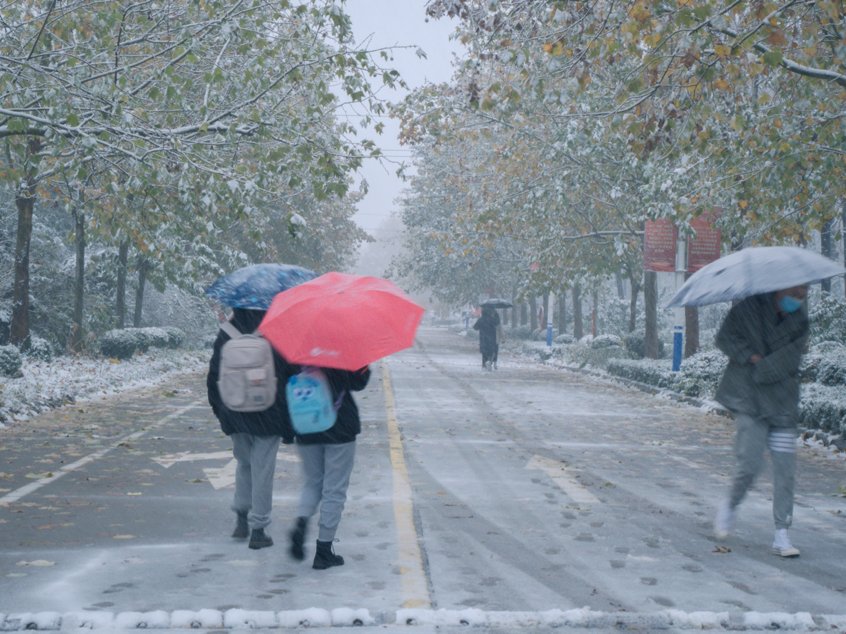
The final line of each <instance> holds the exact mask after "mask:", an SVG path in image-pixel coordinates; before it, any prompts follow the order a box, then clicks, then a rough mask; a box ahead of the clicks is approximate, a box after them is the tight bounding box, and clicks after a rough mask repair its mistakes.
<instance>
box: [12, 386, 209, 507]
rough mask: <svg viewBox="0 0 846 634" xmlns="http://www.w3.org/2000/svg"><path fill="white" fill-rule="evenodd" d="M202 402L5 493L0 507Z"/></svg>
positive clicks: (186, 407)
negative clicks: (49, 474) (51, 473)
mask: <svg viewBox="0 0 846 634" xmlns="http://www.w3.org/2000/svg"><path fill="white" fill-rule="evenodd" d="M202 402H203V401H194V402H193V403H189V404H188V405H186V406H185V407H182V408H180V409H178V410H176V411H175V412H171V413H170V414H168V415H167V416H165V417H164V418H162V419H161V420H160V421H158V422H156V423H153V424H152V425H150V426H149V427H146V428H144V429H142V430H140V431H136V432H133V433H131V434H129V435H128V436H124V437H123V438H121V439H120V440H117V441H116V442H114V443H113V444H112V445H111V446H109V447H106V448H105V449H101V450H100V451H95V452H94V453H92V454H89V455H87V456H85V457H84V458H80V459H79V460H77V461H76V462H72V463H71V464H69V465H65V466H64V467H62V468H61V469H57V470H56V472H55V473H54V474H53V475H51V476H49V477H46V478H41V479H40V480H36V481H35V482H32V483H30V484H27V485H25V486H22V487H20V488H19V489H15V490H14V491H12V492H11V493H7V494H6V495H4V496H3V497H1V498H0V506H9V505H10V504H13V503H14V502H17V501H19V500H20V499H21V498H23V497H24V496H27V495H29V494H30V493H33V492H34V491H37V490H38V489H40V488H41V487H44V486H47V485H48V484H51V483H52V482H55V481H56V480H58V479H59V478H61V477H63V476H66V475H67V474H69V473H73V472H74V471H76V470H77V469H79V468H80V467H84V466H85V465H87V464H88V463H89V462H93V461H94V460H97V459H98V458H102V457H103V456H105V455H106V454H107V453H109V452H110V451H112V450H114V449H116V448H118V447H120V446H121V445H124V444H126V443H127V442H130V441H132V440H137V439H138V438H140V437H141V436H143V435H144V434H146V433H148V432H149V431H150V430H151V429H155V428H156V427H161V426H162V425H164V424H165V423H166V422H168V421H170V420H172V419H174V418H177V417H178V416H182V414H184V413H185V412H187V411H188V410H189V409H193V408H194V407H197V406H198V405H200V404H202Z"/></svg>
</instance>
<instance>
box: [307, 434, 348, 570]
mask: <svg viewBox="0 0 846 634" xmlns="http://www.w3.org/2000/svg"><path fill="white" fill-rule="evenodd" d="M354 460H355V442H349V443H344V444H340V445H326V453H325V455H324V479H323V499H322V501H321V503H320V521H319V522H318V535H317V550H316V551H315V553H314V563H313V564H312V568H315V569H317V570H325V569H326V568H331V567H333V566H343V565H344V558H343V557H341V556H340V555H336V554H335V553H334V552H333V550H332V541H333V540H334V539H335V533H336V531H337V529H338V524H340V522H341V513H342V512H343V510H344V504H345V502H346V499H347V488H348V487H349V483H350V474H351V473H352V468H353V463H354Z"/></svg>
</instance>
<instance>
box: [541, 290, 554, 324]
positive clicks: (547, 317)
mask: <svg viewBox="0 0 846 634" xmlns="http://www.w3.org/2000/svg"><path fill="white" fill-rule="evenodd" d="M551 323H552V315H551V314H550V313H549V291H544V293H543V323H542V324H539V325H538V327H539V328H544V329H545V328H546V326H547V324H551Z"/></svg>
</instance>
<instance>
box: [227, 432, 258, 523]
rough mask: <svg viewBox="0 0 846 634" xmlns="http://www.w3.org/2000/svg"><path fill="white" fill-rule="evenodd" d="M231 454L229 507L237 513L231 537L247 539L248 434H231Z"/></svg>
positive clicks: (249, 492) (249, 496)
mask: <svg viewBox="0 0 846 634" xmlns="http://www.w3.org/2000/svg"><path fill="white" fill-rule="evenodd" d="M229 438H231V440H232V455H233V456H234V457H235V462H236V466H235V494H234V496H233V497H232V506H231V507H230V508H231V509H232V510H233V511H235V514H236V515H237V520H236V523H235V529H234V530H233V531H232V537H234V538H235V539H247V537H249V536H250V527H249V523H248V521H247V514H248V513H249V512H250V508H251V507H252V503H253V500H252V470H251V468H250V444H251V438H250V436H249V434H232V435H230V436H229Z"/></svg>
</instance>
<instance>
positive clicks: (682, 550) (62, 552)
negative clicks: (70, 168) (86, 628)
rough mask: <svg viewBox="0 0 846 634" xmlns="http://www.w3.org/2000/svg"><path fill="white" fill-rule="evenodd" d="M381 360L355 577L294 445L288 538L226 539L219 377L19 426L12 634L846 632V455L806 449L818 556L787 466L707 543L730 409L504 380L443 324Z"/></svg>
mask: <svg viewBox="0 0 846 634" xmlns="http://www.w3.org/2000/svg"><path fill="white" fill-rule="evenodd" d="M374 369H375V370H376V371H375V372H374V379H373V380H372V382H371V385H370V386H369V387H368V389H367V390H366V391H365V392H363V393H361V395H360V397H359V398H358V401H359V404H360V407H361V410H362V413H363V419H364V421H365V422H364V427H365V429H364V433H363V434H362V436H361V437H360V440H359V448H358V456H357V465H356V470H355V472H354V474H353V479H352V484H351V487H350V492H349V499H348V502H347V509H346V511H345V514H344V519H343V521H342V524H341V528H340V531H339V534H338V540H339V541H338V542H337V543H336V550H337V552H339V553H340V554H342V555H344V557H345V558H346V559H347V564H346V565H345V566H343V567H341V568H335V569H330V570H327V571H315V570H312V569H311V567H310V566H309V565H308V561H307V562H304V563H297V562H293V561H291V560H290V559H289V558H288V557H287V555H286V552H285V551H286V549H285V533H286V530H287V527H288V524H289V523H290V521H291V519H292V517H293V512H294V505H295V499H296V493H297V481H298V472H297V461H296V457H295V453H294V452H293V451H292V450H291V449H290V448H286V447H283V448H282V449H281V450H280V454H279V462H278V471H277V482H276V492H275V496H274V504H275V508H274V520H275V521H274V523H273V524H272V526H271V528H270V533H271V535H272V536H273V537H274V538H275V539H276V541H277V544H276V545H275V546H274V547H273V548H270V549H265V550H260V551H251V550H248V549H247V548H246V546H245V545H244V544H243V543H239V542H234V541H232V540H230V539H229V538H228V533H229V531H230V530H231V524H232V514H231V512H230V511H229V510H228V505H229V500H230V497H231V459H230V458H229V456H228V453H227V452H228V449H229V445H228V441H227V440H226V439H225V438H224V437H222V436H221V435H220V433H219V431H218V430H217V426H216V423H215V421H214V420H213V419H212V417H211V413H210V411H209V409H208V407H207V406H206V405H205V401H204V397H205V395H204V390H203V382H202V377H196V376H194V377H186V378H185V379H184V381H182V382H181V383H172V384H170V385H168V386H167V388H154V389H149V390H146V391H144V392H141V393H133V394H131V395H129V394H127V395H124V396H122V397H116V398H114V399H112V400H111V401H108V402H102V403H100V402H98V403H92V404H90V405H86V406H85V407H79V406H71V407H68V408H65V409H63V410H59V411H57V412H53V413H51V414H47V415H44V416H41V417H39V418H35V419H33V420H31V421H24V422H21V423H18V424H16V425H14V426H12V427H10V428H8V429H4V430H0V461H2V462H0V464H3V465H4V466H3V467H2V468H0V471H2V472H1V473H0V575H2V576H0V630H3V629H24V628H25V627H26V625H27V623H35V624H36V625H39V626H40V628H41V629H50V628H51V627H52V629H56V628H58V627H63V628H65V629H75V628H76V627H79V625H80V623H81V622H86V623H88V624H89V625H91V626H93V627H100V628H108V627H111V628H114V627H121V628H126V627H137V626H138V624H139V623H142V622H143V623H144V625H146V626H147V627H159V628H173V629H181V628H190V627H192V626H193V627H195V628H196V627H199V628H201V629H202V628H205V629H208V630H213V629H238V628H239V627H240V628H247V627H250V624H252V625H253V626H256V627H294V628H296V627H298V624H299V623H300V622H301V621H302V620H303V619H305V620H307V621H309V623H310V624H311V625H312V629H313V628H315V627H319V626H329V625H332V626H334V627H335V628H336V629H337V628H343V627H345V626H352V625H353V624H354V623H355V622H356V621H358V622H361V623H362V624H364V625H368V624H372V625H374V626H379V627H380V628H381V630H382V631H384V629H385V628H386V627H388V625H387V624H396V625H393V626H392V627H394V628H398V629H403V628H405V629H408V628H409V627H412V626H414V627H416V629H415V630H414V631H423V630H426V629H428V628H437V629H438V631H449V628H451V627H455V628H459V629H460V628H461V623H462V622H466V623H468V624H479V625H482V624H484V625H486V626H487V627H488V628H489V629H496V630H497V631H504V632H505V631H513V629H516V628H519V627H524V626H525V627H535V626H537V625H539V624H540V625H543V624H546V625H548V626H550V627H570V628H580V627H590V628H593V629H594V630H605V629H608V630H609V631H611V630H619V629H639V630H641V631H642V630H644V629H646V630H650V629H661V630H665V631H667V630H669V631H672V630H686V629H697V628H699V627H703V626H708V627H712V628H715V629H766V628H771V627H773V626H774V625H776V626H778V627H781V628H783V629H796V630H807V629H821V630H825V631H832V629H834V631H837V629H843V630H846V616H844V615H846V564H844V563H843V562H844V561H846V531H845V530H844V528H845V527H846V499H845V498H844V497H842V495H839V487H841V486H843V484H844V482H846V473H844V469H846V466H845V464H846V463H844V461H842V460H832V459H831V457H830V456H829V455H828V454H826V453H824V452H821V451H816V450H813V449H809V448H803V449H801V450H800V469H799V482H798V490H797V509H796V519H795V528H794V530H793V531H792V537H793V540H794V542H795V543H796V545H797V546H799V547H800V548H801V549H802V556H801V557H800V558H799V559H796V560H783V559H780V558H777V557H775V556H773V555H771V554H770V552H769V544H770V540H771V536H772V534H771V528H772V527H771V524H772V521H771V511H770V499H769V492H770V485H769V477H768V476H767V475H766V474H765V475H764V477H762V479H761V482H760V483H759V485H758V487H757V488H756V490H755V491H754V492H753V493H752V495H751V496H750V498H749V499H748V500H747V501H746V502H745V503H744V505H743V506H742V507H741V514H740V519H739V525H738V530H737V533H736V535H735V536H734V537H732V538H731V539H729V540H728V541H727V542H725V543H718V542H715V541H714V540H713V539H712V538H711V536H710V527H711V519H712V514H713V510H714V506H715V504H716V503H717V501H718V500H719V499H720V497H721V496H722V495H723V493H724V492H725V489H726V486H727V483H728V474H729V472H730V468H731V464H732V460H731V439H732V433H731V432H732V430H731V422H730V421H729V420H727V419H725V418H722V417H719V416H714V415H708V414H705V413H703V412H700V411H699V410H697V409H694V408H692V407H690V406H687V405H680V404H676V403H674V402H672V401H670V400H668V399H664V398H660V397H656V396H652V395H648V394H644V393H641V392H636V391H632V390H629V389H627V388H622V387H619V386H617V385H615V384H613V383H610V382H603V381H600V380H596V379H593V378H589V377H583V376H580V375H578V374H575V373H571V372H567V371H561V370H555V369H551V368H545V367H541V366H539V365H537V364H533V363H528V362H518V361H516V360H512V359H509V358H507V357H503V358H501V363H500V369H499V370H497V371H496V372H483V371H482V370H481V368H480V358H479V355H478V352H477V350H476V345H475V343H474V342H473V341H472V340H471V339H465V338H462V337H458V336H457V335H456V334H455V333H453V332H450V331H447V330H441V329H422V330H421V332H420V337H419V342H418V345H417V346H415V348H414V349H411V350H408V351H405V352H403V353H401V354H398V355H395V356H394V357H391V358H390V359H389V360H387V361H386V362H385V363H384V364H381V367H379V366H377V367H375V368H374ZM165 391H166V392H167V394H169V395H170V396H169V397H163V396H162V395H163V394H164V393H165ZM312 537H313V535H312ZM308 610H311V611H310V612H304V611H308ZM86 618H87V621H86ZM444 628H446V629H444Z"/></svg>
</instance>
